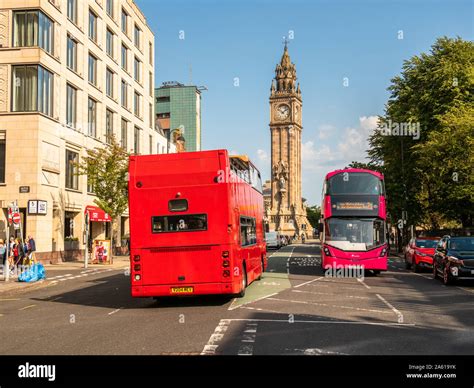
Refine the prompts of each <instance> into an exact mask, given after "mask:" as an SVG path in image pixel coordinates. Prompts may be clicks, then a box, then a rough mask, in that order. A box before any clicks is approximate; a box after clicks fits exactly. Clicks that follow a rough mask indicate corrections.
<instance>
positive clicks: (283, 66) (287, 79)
mask: <svg viewBox="0 0 474 388" xmlns="http://www.w3.org/2000/svg"><path fill="white" fill-rule="evenodd" d="M283 43H284V45H285V47H284V49H283V55H282V56H281V60H280V63H279V64H277V66H276V68H275V81H276V82H275V84H276V86H275V91H273V89H272V93H277V94H284V93H286V94H292V93H296V90H297V88H296V80H297V77H296V67H295V65H294V63H292V62H291V58H290V54H289V52H288V43H289V41H288V39H286V37H284V40H283Z"/></svg>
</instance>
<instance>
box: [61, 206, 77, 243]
mask: <svg viewBox="0 0 474 388" xmlns="http://www.w3.org/2000/svg"><path fill="white" fill-rule="evenodd" d="M76 214H77V213H74V212H64V238H68V237H69V238H71V237H74V217H75V216H76Z"/></svg>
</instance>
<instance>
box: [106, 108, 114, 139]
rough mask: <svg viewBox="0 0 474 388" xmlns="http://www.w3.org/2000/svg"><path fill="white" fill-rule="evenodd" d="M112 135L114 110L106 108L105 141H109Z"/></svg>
mask: <svg viewBox="0 0 474 388" xmlns="http://www.w3.org/2000/svg"><path fill="white" fill-rule="evenodd" d="M113 135H114V112H112V111H111V110H110V109H107V110H106V112H105V141H106V142H107V143H110V142H111V141H112V137H113Z"/></svg>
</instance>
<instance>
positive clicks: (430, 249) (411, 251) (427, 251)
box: [405, 237, 440, 272]
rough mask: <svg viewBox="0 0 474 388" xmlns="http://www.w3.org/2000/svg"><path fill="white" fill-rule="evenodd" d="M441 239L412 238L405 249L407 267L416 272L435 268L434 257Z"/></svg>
mask: <svg viewBox="0 0 474 388" xmlns="http://www.w3.org/2000/svg"><path fill="white" fill-rule="evenodd" d="M439 240H440V238H439V237H418V238H412V239H411V240H410V242H409V243H408V245H407V246H406V248H405V267H406V269H410V268H413V270H414V271H415V272H420V271H422V270H423V269H431V268H432V267H433V256H434V253H435V250H436V246H437V245H438V242H439Z"/></svg>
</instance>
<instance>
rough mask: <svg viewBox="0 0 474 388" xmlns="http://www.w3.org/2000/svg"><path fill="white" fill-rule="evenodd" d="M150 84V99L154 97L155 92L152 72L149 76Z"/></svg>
mask: <svg viewBox="0 0 474 388" xmlns="http://www.w3.org/2000/svg"><path fill="white" fill-rule="evenodd" d="M148 83H149V85H148V87H149V89H150V97H153V92H154V90H153V74H152V72H151V71H150V74H149V78H148Z"/></svg>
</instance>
